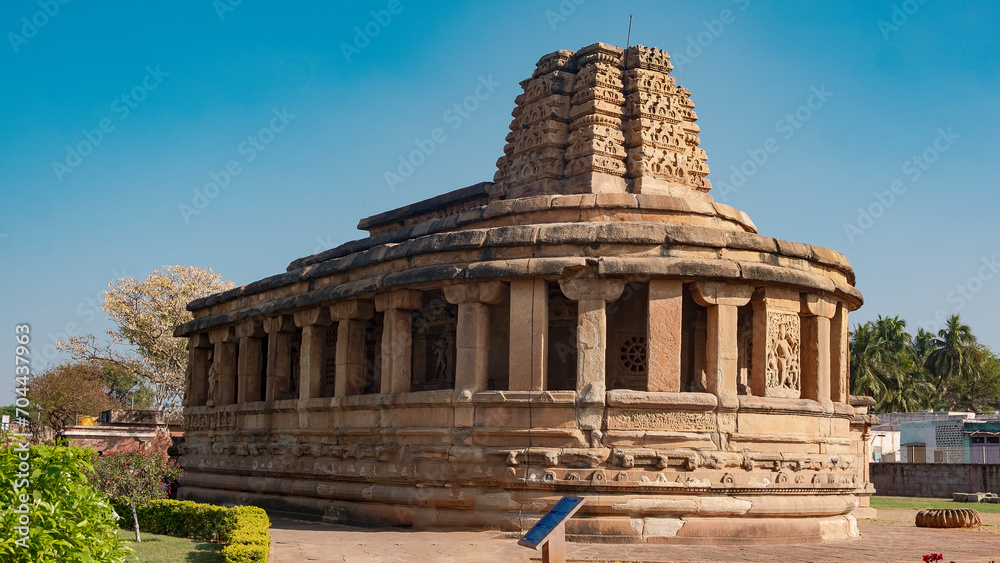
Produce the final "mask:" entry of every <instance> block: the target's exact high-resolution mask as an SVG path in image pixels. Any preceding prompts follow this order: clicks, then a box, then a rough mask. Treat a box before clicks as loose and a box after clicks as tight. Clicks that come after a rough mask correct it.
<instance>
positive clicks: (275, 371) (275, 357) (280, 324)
mask: <svg viewBox="0 0 1000 563" xmlns="http://www.w3.org/2000/svg"><path fill="white" fill-rule="evenodd" d="M264 330H265V331H267V335H268V336H267V348H268V350H267V400H268V401H273V400H274V399H275V398H277V397H283V396H285V395H286V394H288V389H289V384H290V378H291V376H292V373H291V368H292V366H291V363H290V361H289V360H290V359H289V356H288V353H289V348H290V347H291V346H290V342H289V340H290V339H291V333H292V331H293V330H295V323H294V321H293V319H292V316H291V315H280V316H277V317H271V318H269V319H264Z"/></svg>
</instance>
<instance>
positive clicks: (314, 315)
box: [294, 307, 332, 400]
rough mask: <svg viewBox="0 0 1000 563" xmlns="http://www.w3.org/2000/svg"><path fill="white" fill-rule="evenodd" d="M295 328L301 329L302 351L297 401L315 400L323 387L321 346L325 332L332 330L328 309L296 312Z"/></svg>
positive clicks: (324, 340)
mask: <svg viewBox="0 0 1000 563" xmlns="http://www.w3.org/2000/svg"><path fill="white" fill-rule="evenodd" d="M294 318H295V326H297V327H299V328H301V329H302V349H301V350H300V353H299V355H300V359H299V400H304V399H315V398H317V397H320V396H322V392H321V390H322V385H323V345H324V344H325V343H326V331H327V330H332V329H329V328H327V327H329V326H330V325H331V324H332V321H331V320H330V309H329V308H327V307H317V308H315V309H309V310H306V311H297V312H296V313H295V315H294Z"/></svg>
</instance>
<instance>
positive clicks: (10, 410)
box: [0, 405, 35, 422]
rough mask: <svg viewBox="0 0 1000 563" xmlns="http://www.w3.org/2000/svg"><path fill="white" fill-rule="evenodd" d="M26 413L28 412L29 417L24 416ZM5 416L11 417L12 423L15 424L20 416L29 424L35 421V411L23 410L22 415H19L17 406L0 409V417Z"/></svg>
mask: <svg viewBox="0 0 1000 563" xmlns="http://www.w3.org/2000/svg"><path fill="white" fill-rule="evenodd" d="M25 411H27V412H28V416H23V414H24V412H25ZM4 414H5V415H7V416H9V417H10V421H11V422H14V421H15V420H16V419H17V418H18V417H19V416H20V418H23V419H25V420H27V421H28V422H32V421H34V420H35V411H34V410H28V409H21V413H20V415H19V414H18V412H17V406H16V405H6V406H3V407H0V415H4Z"/></svg>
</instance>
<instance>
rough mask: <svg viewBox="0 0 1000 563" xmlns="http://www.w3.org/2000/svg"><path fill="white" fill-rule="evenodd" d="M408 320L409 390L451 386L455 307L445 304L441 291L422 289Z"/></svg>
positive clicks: (456, 317) (451, 387) (428, 389)
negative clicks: (410, 345) (410, 340)
mask: <svg viewBox="0 0 1000 563" xmlns="http://www.w3.org/2000/svg"><path fill="white" fill-rule="evenodd" d="M412 322H413V325H412V331H413V332H412V335H413V348H412V372H411V374H412V377H411V379H410V391H430V390H435V389H454V388H455V353H456V342H455V335H456V328H457V324H458V306H457V305H453V304H451V303H449V302H448V300H447V299H445V297H444V291H442V290H435V291H425V292H424V294H423V304H422V306H421V307H420V309H418V310H416V311H414V312H413V315H412Z"/></svg>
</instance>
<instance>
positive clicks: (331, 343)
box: [321, 323, 337, 397]
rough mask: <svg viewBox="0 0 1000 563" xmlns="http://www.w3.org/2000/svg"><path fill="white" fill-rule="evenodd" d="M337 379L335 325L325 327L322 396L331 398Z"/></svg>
mask: <svg viewBox="0 0 1000 563" xmlns="http://www.w3.org/2000/svg"><path fill="white" fill-rule="evenodd" d="M336 378H337V325H336V323H334V325H333V326H328V327H326V334H325V335H324V336H323V383H322V385H321V387H322V390H321V392H322V396H324V397H332V396H333V391H334V387H335V385H336Z"/></svg>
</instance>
